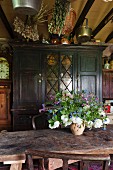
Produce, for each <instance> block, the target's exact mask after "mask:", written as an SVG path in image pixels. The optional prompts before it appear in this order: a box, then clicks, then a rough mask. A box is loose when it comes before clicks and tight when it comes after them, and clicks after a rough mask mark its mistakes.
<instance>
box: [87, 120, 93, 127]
mask: <svg viewBox="0 0 113 170" xmlns="http://www.w3.org/2000/svg"><path fill="white" fill-rule="evenodd" d="M87 127H88V128H90V129H91V128H92V127H93V122H92V121H88V122H87Z"/></svg>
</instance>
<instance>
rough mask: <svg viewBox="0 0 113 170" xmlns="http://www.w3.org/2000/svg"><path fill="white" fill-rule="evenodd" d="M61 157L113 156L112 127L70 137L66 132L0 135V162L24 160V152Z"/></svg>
mask: <svg viewBox="0 0 113 170" xmlns="http://www.w3.org/2000/svg"><path fill="white" fill-rule="evenodd" d="M27 149H32V150H33V149H34V150H38V151H44V152H49V153H50V152H51V153H59V154H61V153H63V154H113V125H109V126H107V130H102V129H94V130H86V131H85V132H84V133H83V135H80V136H74V135H73V134H72V133H71V131H70V130H69V129H61V130H58V129H57V130H52V129H44V130H31V131H17V132H4V133H0V162H3V161H7V160H18V159H24V158H25V151H26V150H27Z"/></svg>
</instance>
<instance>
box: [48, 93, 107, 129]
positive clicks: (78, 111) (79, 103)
mask: <svg viewBox="0 0 113 170" xmlns="http://www.w3.org/2000/svg"><path fill="white" fill-rule="evenodd" d="M54 106H56V108H54V109H50V110H48V115H49V120H48V121H49V128H51V129H54V128H58V127H59V126H64V127H67V126H69V125H71V126H72V125H73V124H77V127H79V128H80V127H81V126H82V125H83V126H84V127H87V128H89V129H92V128H93V127H94V128H100V127H103V126H104V125H106V124H108V123H109V118H108V117H107V115H106V113H105V112H104V111H103V103H101V102H99V100H98V98H97V97H96V96H95V95H94V94H92V93H88V94H87V93H86V92H84V91H83V92H82V93H80V92H77V93H74V92H71V93H67V92H63V91H62V92H61V93H59V92H58V93H57V94H56V97H55V100H54Z"/></svg>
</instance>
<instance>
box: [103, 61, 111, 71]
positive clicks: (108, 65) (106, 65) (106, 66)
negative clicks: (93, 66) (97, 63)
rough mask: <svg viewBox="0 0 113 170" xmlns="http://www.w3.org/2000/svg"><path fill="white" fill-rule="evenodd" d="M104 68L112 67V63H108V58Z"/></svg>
mask: <svg viewBox="0 0 113 170" xmlns="http://www.w3.org/2000/svg"><path fill="white" fill-rule="evenodd" d="M104 68H105V69H109V68H110V64H109V63H108V60H106V63H105V65H104Z"/></svg>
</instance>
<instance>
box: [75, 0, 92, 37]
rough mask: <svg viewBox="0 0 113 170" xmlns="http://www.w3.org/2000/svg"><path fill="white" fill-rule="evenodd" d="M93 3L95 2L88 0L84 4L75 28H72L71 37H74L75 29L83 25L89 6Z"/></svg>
mask: <svg viewBox="0 0 113 170" xmlns="http://www.w3.org/2000/svg"><path fill="white" fill-rule="evenodd" d="M94 1H95V0H88V1H87V2H86V5H85V7H84V9H83V10H82V12H81V14H80V16H79V18H78V20H77V22H76V24H75V27H74V29H73V31H72V36H74V35H75V32H76V30H77V28H78V27H80V26H81V25H82V24H83V22H84V19H85V17H86V15H87V13H88V12H89V10H90V8H91V6H92V5H93V3H94Z"/></svg>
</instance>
